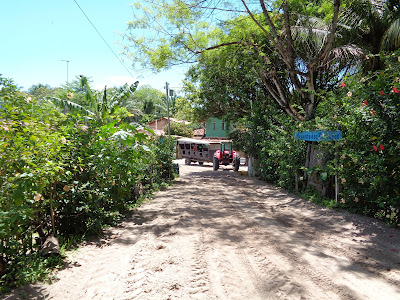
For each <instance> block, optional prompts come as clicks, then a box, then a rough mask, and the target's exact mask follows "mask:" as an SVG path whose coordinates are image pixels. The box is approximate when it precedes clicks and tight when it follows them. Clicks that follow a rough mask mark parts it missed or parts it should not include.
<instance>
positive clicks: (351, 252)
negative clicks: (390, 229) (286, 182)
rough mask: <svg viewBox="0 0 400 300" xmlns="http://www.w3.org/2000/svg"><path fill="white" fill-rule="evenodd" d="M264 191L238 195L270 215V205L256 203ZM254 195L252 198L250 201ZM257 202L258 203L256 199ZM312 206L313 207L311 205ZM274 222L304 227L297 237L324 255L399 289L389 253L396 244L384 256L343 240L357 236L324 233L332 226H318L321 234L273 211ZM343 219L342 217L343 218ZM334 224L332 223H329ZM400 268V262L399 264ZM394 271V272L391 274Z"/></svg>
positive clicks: (399, 276)
mask: <svg viewBox="0 0 400 300" xmlns="http://www.w3.org/2000/svg"><path fill="white" fill-rule="evenodd" d="M263 192H265V190H264V191H261V193H260V190H257V191H256V194H257V197H254V192H252V191H250V192H249V191H248V190H246V189H243V188H240V189H239V193H240V194H242V195H244V196H245V197H244V198H246V199H247V201H250V202H252V203H254V204H255V205H257V207H260V208H261V209H263V210H264V211H268V210H269V209H271V205H267V204H265V203H263V202H259V201H257V199H259V198H261V197H262V194H263ZM249 194H250V195H252V197H248V196H249ZM254 198H256V199H254ZM307 204H308V203H307ZM308 205H310V204H308ZM274 206H275V207H278V206H281V207H283V208H286V207H289V206H288V205H286V204H285V203H283V204H278V205H274ZM322 211H324V212H325V215H328V214H329V217H330V218H332V215H334V216H335V217H337V214H335V212H333V211H330V210H326V209H322ZM273 217H274V220H275V221H277V222H279V223H280V224H282V225H283V226H286V227H293V226H296V225H297V226H302V227H303V229H302V230H301V231H297V232H296V235H298V236H299V237H303V238H305V239H310V240H312V241H313V243H314V244H318V246H319V248H320V249H323V251H324V252H325V253H328V254H333V255H335V256H338V257H345V258H347V259H348V260H349V261H352V263H353V264H354V265H356V266H357V267H359V268H362V269H363V270H364V271H365V272H369V273H371V275H375V276H376V277H383V278H384V279H385V280H386V281H387V282H390V283H391V284H393V285H397V286H400V272H399V271H397V270H391V268H390V267H388V266H390V264H391V262H393V260H395V259H396V257H395V256H394V255H393V253H391V252H390V250H389V247H388V246H389V245H391V246H393V244H390V242H389V243H387V245H386V253H385V254H384V250H382V249H381V248H376V247H372V246H367V247H366V246H364V247H360V245H359V244H357V243H356V242H355V241H354V239H353V240H352V241H351V244H349V242H348V241H347V243H344V242H343V238H351V237H352V236H354V234H352V233H351V232H347V231H345V232H341V231H337V232H335V233H336V234H335V235H332V234H329V235H328V234H326V233H324V231H323V229H329V226H330V225H332V224H326V223H322V222H318V228H319V232H317V231H316V229H315V227H314V226H310V225H309V223H310V222H311V221H312V219H310V218H309V217H305V216H301V215H298V216H297V219H296V224H294V225H293V224H290V223H289V222H287V221H286V219H285V218H286V217H287V215H286V214H284V213H281V212H279V211H278V210H274V211H273ZM340 218H341V219H343V217H340ZM327 221H328V222H331V220H327ZM361 253H367V256H363V255H362V254H361ZM373 257H380V259H381V261H380V262H378V261H376V260H374V259H373ZM398 264H400V259H399V263H398ZM389 271H391V272H389Z"/></svg>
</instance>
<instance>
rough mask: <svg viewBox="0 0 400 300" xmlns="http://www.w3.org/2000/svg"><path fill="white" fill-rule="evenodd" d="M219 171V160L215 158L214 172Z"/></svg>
mask: <svg viewBox="0 0 400 300" xmlns="http://www.w3.org/2000/svg"><path fill="white" fill-rule="evenodd" d="M218 169H219V160H218V158H217V157H214V159H213V170H214V171H217V170H218Z"/></svg>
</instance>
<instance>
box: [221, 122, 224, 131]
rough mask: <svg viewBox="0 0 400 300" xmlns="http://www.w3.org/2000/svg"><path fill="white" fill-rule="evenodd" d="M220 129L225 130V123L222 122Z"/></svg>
mask: <svg viewBox="0 0 400 300" xmlns="http://www.w3.org/2000/svg"><path fill="white" fill-rule="evenodd" d="M221 129H222V130H225V122H224V121H222V125H221Z"/></svg>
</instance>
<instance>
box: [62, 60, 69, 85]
mask: <svg viewBox="0 0 400 300" xmlns="http://www.w3.org/2000/svg"><path fill="white" fill-rule="evenodd" d="M61 61H65V62H66V63H67V88H68V63H69V60H66V59H62V60H61Z"/></svg>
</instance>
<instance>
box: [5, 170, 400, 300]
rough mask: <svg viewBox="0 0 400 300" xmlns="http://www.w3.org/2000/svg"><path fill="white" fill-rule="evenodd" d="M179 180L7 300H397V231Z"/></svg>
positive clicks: (203, 177)
mask: <svg viewBox="0 0 400 300" xmlns="http://www.w3.org/2000/svg"><path fill="white" fill-rule="evenodd" d="M227 169H228V168H227ZM180 171H181V176H180V178H179V179H177V180H176V182H175V184H174V185H172V186H171V187H170V188H168V189H167V190H165V191H162V192H159V193H157V195H156V197H155V199H154V200H153V201H152V202H151V203H148V204H145V205H144V206H142V207H141V208H140V209H139V210H138V211H137V213H136V214H135V216H134V217H133V218H132V219H130V220H127V221H125V222H124V223H123V224H122V225H121V226H120V227H118V228H113V229H110V230H108V231H107V232H106V235H105V237H104V238H103V239H102V240H101V241H98V242H97V243H89V244H87V245H86V246H83V247H82V248H81V249H80V250H79V251H77V252H74V253H71V255H70V257H69V260H70V263H69V265H68V267H67V268H66V269H64V270H62V271H60V272H59V273H58V274H57V277H58V281H57V282H55V283H53V284H52V285H43V284H39V285H32V286H29V287H25V288H24V289H21V290H19V291H18V292H15V293H14V294H13V295H11V296H10V297H9V299H18V298H22V297H18V294H19V295H22V296H25V297H26V298H28V299H35V298H36V299H43V298H50V299H82V300H83V299H157V300H158V299H374V300H375V299H385V300H389V299H400V231H399V230H395V229H393V228H388V227H387V226H385V225H383V224H382V223H380V222H377V221H375V220H373V219H369V218H366V217H360V216H356V215H351V214H348V213H343V212H337V211H331V210H328V209H323V208H320V207H318V206H316V205H313V204H310V203H308V202H307V201H305V200H303V199H301V198H298V197H296V196H293V195H291V194H288V193H287V192H285V191H284V190H281V189H279V188H275V187H273V186H270V185H268V184H266V183H264V182H261V181H259V180H257V179H254V178H249V177H247V176H240V175H237V174H235V173H234V172H233V171H232V170H229V171H228V170H223V169H220V170H219V171H217V172H213V171H212V167H211V166H210V165H209V166H198V165H193V166H185V165H181V168H180Z"/></svg>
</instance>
